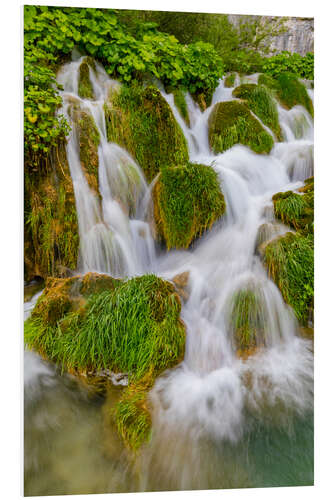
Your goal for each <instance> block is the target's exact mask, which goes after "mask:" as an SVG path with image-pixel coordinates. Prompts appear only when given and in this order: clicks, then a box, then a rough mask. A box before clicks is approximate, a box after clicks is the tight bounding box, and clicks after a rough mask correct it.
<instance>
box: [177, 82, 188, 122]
mask: <svg viewBox="0 0 333 500" xmlns="http://www.w3.org/2000/svg"><path fill="white" fill-rule="evenodd" d="M173 96H174V100H175V105H176V107H177V109H178V111H179V113H180V114H181V116H182V117H183V118H184V121H185V123H186V125H187V126H188V127H189V126H190V117H189V114H188V109H187V104H186V99H185V92H184V91H183V90H181V89H178V90H175V91H174V92H173Z"/></svg>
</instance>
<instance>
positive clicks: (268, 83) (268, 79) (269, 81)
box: [258, 73, 279, 90]
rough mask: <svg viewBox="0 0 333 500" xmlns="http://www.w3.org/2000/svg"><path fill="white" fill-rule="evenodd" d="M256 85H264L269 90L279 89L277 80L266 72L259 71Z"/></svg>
mask: <svg viewBox="0 0 333 500" xmlns="http://www.w3.org/2000/svg"><path fill="white" fill-rule="evenodd" d="M258 85H265V87H267V88H269V89H271V90H279V84H278V82H277V81H276V80H275V79H274V78H273V77H272V76H271V75H267V74H266V73H261V74H260V75H259V77H258Z"/></svg>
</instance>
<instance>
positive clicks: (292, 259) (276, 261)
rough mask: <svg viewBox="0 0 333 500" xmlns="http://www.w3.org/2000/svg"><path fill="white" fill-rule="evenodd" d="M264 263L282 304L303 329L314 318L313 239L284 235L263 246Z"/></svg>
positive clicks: (311, 237) (310, 237)
mask: <svg viewBox="0 0 333 500" xmlns="http://www.w3.org/2000/svg"><path fill="white" fill-rule="evenodd" d="M264 261H265V264H266V266H267V268H268V272H269V274H270V276H271V277H272V278H273V280H274V281H275V283H276V285H277V286H278V287H279V289H280V291H281V293H282V296H283V298H284V300H285V301H286V302H287V304H289V305H290V306H291V307H292V308H293V309H294V311H295V314H296V317H297V319H298V320H299V321H300V323H301V324H303V325H306V324H307V322H308V320H309V319H310V318H312V314H313V297H314V269H313V267H314V242H313V235H311V234H308V235H306V236H305V235H303V234H301V233H296V234H293V233H287V234H286V235H285V236H283V237H280V238H276V239H275V240H273V241H272V242H270V243H269V244H268V245H267V246H266V248H265V257H264Z"/></svg>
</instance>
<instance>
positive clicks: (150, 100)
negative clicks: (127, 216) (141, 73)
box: [105, 85, 188, 182]
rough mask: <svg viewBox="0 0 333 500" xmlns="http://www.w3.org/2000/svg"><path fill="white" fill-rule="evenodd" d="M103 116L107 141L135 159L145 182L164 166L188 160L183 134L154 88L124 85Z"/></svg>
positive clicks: (107, 106)
mask: <svg viewBox="0 0 333 500" xmlns="http://www.w3.org/2000/svg"><path fill="white" fill-rule="evenodd" d="M105 117H106V127H107V136H108V140H109V141H110V142H115V143H117V144H119V145H120V146H122V147H124V148H125V149H126V150H127V151H128V152H129V153H130V154H131V155H132V156H133V158H135V160H136V161H137V162H138V164H139V165H140V167H141V168H142V170H143V172H144V174H145V176H146V178H147V180H148V182H151V181H152V180H153V179H154V177H155V176H156V175H157V174H158V173H159V171H160V170H161V169H162V168H163V167H165V166H169V165H179V164H184V163H186V162H187V161H188V151H187V143H186V139H185V137H184V135H183V132H182V130H181V128H180V126H179V125H178V123H177V122H176V120H175V118H174V116H173V113H172V110H171V108H170V107H169V105H168V103H167V102H166V101H165V99H164V98H163V97H162V95H161V93H160V92H159V90H158V89H157V88H156V87H154V86H153V85H149V86H147V87H146V88H144V87H141V86H139V85H132V86H126V85H123V86H122V87H121V90H120V92H119V93H114V94H113V95H112V97H111V101H109V102H107V103H106V104H105Z"/></svg>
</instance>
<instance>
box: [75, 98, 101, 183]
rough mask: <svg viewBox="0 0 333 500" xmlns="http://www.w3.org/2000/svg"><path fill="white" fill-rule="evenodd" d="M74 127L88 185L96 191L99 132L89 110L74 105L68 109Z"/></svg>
mask: <svg viewBox="0 0 333 500" xmlns="http://www.w3.org/2000/svg"><path fill="white" fill-rule="evenodd" d="M70 114H71V117H72V119H73V123H74V126H75V129H76V133H77V138H78V143H79V148H80V162H81V166H82V169H83V172H84V174H85V177H86V179H87V181H88V184H89V186H90V187H91V188H92V189H93V190H94V191H95V192H96V193H98V163H99V160H98V146H99V143H100V134H99V131H98V128H97V127H96V124H95V122H94V118H93V116H92V115H91V113H90V111H86V110H85V111H83V110H81V109H80V108H79V107H77V106H76V105H73V106H72V108H71V110H70Z"/></svg>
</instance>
